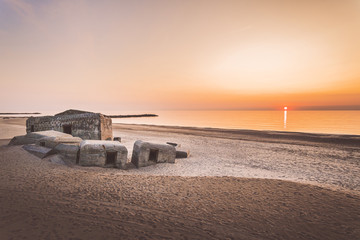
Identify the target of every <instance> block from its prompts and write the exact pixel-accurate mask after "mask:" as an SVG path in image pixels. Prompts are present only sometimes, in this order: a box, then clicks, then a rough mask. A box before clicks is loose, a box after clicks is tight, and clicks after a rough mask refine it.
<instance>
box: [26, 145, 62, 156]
mask: <svg viewBox="0 0 360 240" xmlns="http://www.w3.org/2000/svg"><path fill="white" fill-rule="evenodd" d="M23 149H25V150H26V151H28V152H29V153H31V154H33V155H35V156H37V157H39V158H45V157H47V156H50V155H53V154H55V152H54V151H53V150H52V149H51V148H47V147H42V146H37V145H35V144H30V145H24V146H23Z"/></svg>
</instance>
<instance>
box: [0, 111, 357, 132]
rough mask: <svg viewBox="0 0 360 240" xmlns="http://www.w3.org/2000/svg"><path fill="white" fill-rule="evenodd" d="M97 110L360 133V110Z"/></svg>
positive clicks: (210, 124) (180, 121) (213, 124)
mask: <svg viewBox="0 0 360 240" xmlns="http://www.w3.org/2000/svg"><path fill="white" fill-rule="evenodd" d="M97 112H101V113H103V114H107V115H131V114H145V113H149V114H157V115H158V117H144V118H113V119H112V120H113V123H126V124H148V125H159V126H186V127H202V128H225V129H253V130H272V131H287V132H307V133H329V134H348V135H360V111H295V110H288V111H103V112H102V111H97ZM55 113H57V112H46V113H42V114H40V115H34V116H43V115H53V114H55ZM10 116H11V115H10ZM14 116H19V115H14ZM20 116H28V115H20ZM0 117H9V115H4V116H3V115H1V114H0Z"/></svg>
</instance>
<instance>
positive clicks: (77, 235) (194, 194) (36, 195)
mask: <svg viewBox="0 0 360 240" xmlns="http://www.w3.org/2000/svg"><path fill="white" fill-rule="evenodd" d="M24 123H25V119H0V139H2V140H0V145H1V146H0V164H1V168H0V172H1V174H0V192H1V193H0V218H1V219H0V236H1V239H359V238H360V187H359V182H360V137H359V136H349V135H343V136H340V135H329V134H326V135H325V134H323V135H320V134H302V133H281V132H269V131H250V130H224V129H200V128H184V127H160V126H145V125H126V124H114V125H113V132H114V136H117V137H121V138H122V143H123V144H124V145H125V146H126V147H127V149H128V151H129V156H128V157H129V158H130V157H131V151H132V145H133V143H134V141H135V140H138V139H142V140H147V141H152V142H159V143H165V142H176V143H178V144H180V145H181V146H180V147H179V149H180V150H184V151H187V150H190V152H191V155H190V157H189V158H187V159H177V160H176V163H175V164H157V165H153V166H149V167H145V168H139V169H130V170H119V169H104V168H98V167H80V166H76V165H59V164H55V163H51V162H49V161H48V159H42V160H41V159H39V158H37V157H35V156H33V155H31V154H29V153H28V152H26V151H25V150H23V149H22V148H21V146H7V145H6V144H7V143H8V141H9V139H10V138H11V137H12V136H14V135H22V134H24V133H25V126H24V125H25V124H24Z"/></svg>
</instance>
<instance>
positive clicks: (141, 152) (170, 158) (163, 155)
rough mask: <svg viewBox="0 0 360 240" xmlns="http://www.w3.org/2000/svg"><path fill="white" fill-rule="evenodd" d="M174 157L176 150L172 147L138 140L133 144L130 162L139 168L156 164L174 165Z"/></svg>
mask: <svg viewBox="0 0 360 240" xmlns="http://www.w3.org/2000/svg"><path fill="white" fill-rule="evenodd" d="M151 152H152V153H151ZM151 155H152V156H151ZM175 156H176V149H175V147H174V146H171V145H167V144H155V143H149V142H143V141H141V140H138V141H136V142H135V143H134V148H133V153H132V158H131V162H132V163H133V164H134V165H135V166H136V167H138V168H139V167H145V166H149V165H153V164H156V163H164V162H168V163H174V162H175Z"/></svg>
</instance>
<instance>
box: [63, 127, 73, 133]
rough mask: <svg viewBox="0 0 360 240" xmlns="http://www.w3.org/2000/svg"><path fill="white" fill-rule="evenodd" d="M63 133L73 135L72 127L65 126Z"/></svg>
mask: <svg viewBox="0 0 360 240" xmlns="http://www.w3.org/2000/svg"><path fill="white" fill-rule="evenodd" d="M63 132H64V133H67V134H71V132H72V131H71V125H64V126H63Z"/></svg>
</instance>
